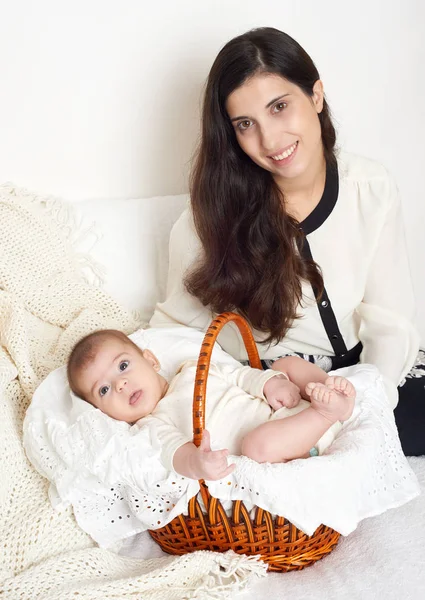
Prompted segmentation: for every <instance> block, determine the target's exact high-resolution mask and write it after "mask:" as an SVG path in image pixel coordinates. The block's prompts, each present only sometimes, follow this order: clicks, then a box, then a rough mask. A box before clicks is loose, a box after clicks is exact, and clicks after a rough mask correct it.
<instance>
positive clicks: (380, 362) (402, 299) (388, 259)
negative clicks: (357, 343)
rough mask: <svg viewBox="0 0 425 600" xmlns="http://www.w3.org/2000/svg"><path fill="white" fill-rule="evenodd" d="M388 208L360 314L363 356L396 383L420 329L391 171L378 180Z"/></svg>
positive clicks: (413, 353)
mask: <svg viewBox="0 0 425 600" xmlns="http://www.w3.org/2000/svg"><path fill="white" fill-rule="evenodd" d="M382 185H383V186H384V187H383V189H382V191H380V192H381V193H382V194H385V195H386V196H387V197H388V210H387V213H386V216H385V219H384V220H383V222H382V226H381V230H380V232H379V235H378V237H377V244H376V248H375V249H374V252H373V255H372V260H371V263H370V265H369V269H368V276H367V281H366V288H365V293H364V297H363V302H362V303H361V304H360V306H359V307H358V309H357V312H358V314H359V316H360V330H359V337H360V340H361V341H362V343H363V352H362V355H361V362H365V363H366V362H367V363H372V364H374V365H376V366H377V367H378V369H379V370H380V372H381V373H382V375H384V377H385V378H387V379H388V380H389V381H391V382H393V384H395V385H398V384H399V383H400V381H401V380H402V379H403V377H404V376H405V375H406V373H408V371H409V369H410V368H411V366H412V364H413V362H414V360H415V358H416V355H417V352H418V349H419V335H418V333H417V331H416V328H415V326H414V316H415V300H414V294H413V287H412V281H411V276H410V268H409V262H408V257H407V249H406V242H405V236H404V228H403V218H402V212H401V206H400V199H399V194H398V190H397V186H396V184H395V183H394V181H393V180H392V178H391V177H389V176H388V177H387V178H386V179H385V180H384V181H383V184H382Z"/></svg>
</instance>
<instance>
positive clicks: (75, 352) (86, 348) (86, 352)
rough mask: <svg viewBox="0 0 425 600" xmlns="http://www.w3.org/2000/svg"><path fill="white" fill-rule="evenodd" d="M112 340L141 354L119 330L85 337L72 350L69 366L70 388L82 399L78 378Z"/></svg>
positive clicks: (102, 331)
mask: <svg viewBox="0 0 425 600" xmlns="http://www.w3.org/2000/svg"><path fill="white" fill-rule="evenodd" d="M111 338H116V339H119V340H121V341H122V342H125V343H126V344H128V345H130V346H134V347H135V348H136V349H137V350H138V352H141V350H140V348H139V347H138V346H137V345H136V344H135V343H134V342H132V341H131V340H130V338H128V337H127V336H126V335H125V333H123V332H122V331H118V329H101V330H100V331H94V332H93V333H89V335H86V336H85V337H83V338H82V339H81V340H80V341H79V342H77V343H76V344H75V346H74V348H73V349H72V351H71V354H70V355H69V358H68V365H67V376H68V383H69V387H70V388H71V390H72V391H73V392H74V394H76V395H77V396H80V398H84V396H83V395H82V392H81V390H80V389H79V387H78V385H77V376H78V375H79V374H80V373H81V371H82V370H84V369H86V368H87V367H88V366H89V365H90V363H92V362H93V361H94V359H95V358H96V356H97V353H98V352H99V348H100V347H101V345H102V344H103V342H105V340H108V339H111ZM84 399H85V398H84Z"/></svg>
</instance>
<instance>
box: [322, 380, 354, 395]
mask: <svg viewBox="0 0 425 600" xmlns="http://www.w3.org/2000/svg"><path fill="white" fill-rule="evenodd" d="M325 385H326V387H328V388H329V389H331V390H336V391H337V392H340V393H341V394H344V396H347V398H355V397H356V389H355V387H354V385H353V384H352V383H351V381H348V379H346V378H345V377H338V376H331V377H328V378H327V379H326V381H325Z"/></svg>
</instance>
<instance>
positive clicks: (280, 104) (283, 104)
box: [273, 102, 288, 113]
mask: <svg viewBox="0 0 425 600" xmlns="http://www.w3.org/2000/svg"><path fill="white" fill-rule="evenodd" d="M287 106H288V105H287V103H286V102H278V103H277V104H275V105H274V106H273V112H275V113H278V112H281V111H282V110H284V109H285V108H286V107H287Z"/></svg>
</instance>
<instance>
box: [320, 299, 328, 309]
mask: <svg viewBox="0 0 425 600" xmlns="http://www.w3.org/2000/svg"><path fill="white" fill-rule="evenodd" d="M320 304H321V305H322V306H323V308H327V307H328V306H329V302H328V301H327V300H323V301H322V302H321V303H320Z"/></svg>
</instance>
